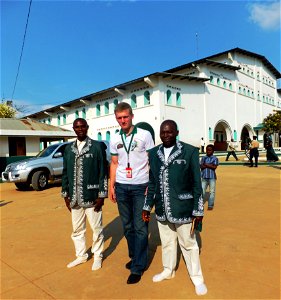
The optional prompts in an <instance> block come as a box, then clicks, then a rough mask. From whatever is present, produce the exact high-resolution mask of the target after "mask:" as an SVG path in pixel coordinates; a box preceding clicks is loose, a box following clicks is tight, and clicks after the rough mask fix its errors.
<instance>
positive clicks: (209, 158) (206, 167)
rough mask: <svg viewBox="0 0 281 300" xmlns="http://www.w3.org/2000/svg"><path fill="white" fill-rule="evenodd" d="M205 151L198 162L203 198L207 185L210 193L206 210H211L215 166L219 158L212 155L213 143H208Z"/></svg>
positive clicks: (215, 176)
mask: <svg viewBox="0 0 281 300" xmlns="http://www.w3.org/2000/svg"><path fill="white" fill-rule="evenodd" d="M206 153H207V155H206V156H203V157H202V158H201V162H200V168H201V177H202V189H203V198H205V195H206V190H207V188H208V186H209V190H210V194H209V199H208V210H213V209H214V204H215V196H216V181H217V175H216V168H217V167H218V165H219V160H218V158H217V157H216V156H215V155H213V154H214V145H208V146H207V147H206Z"/></svg>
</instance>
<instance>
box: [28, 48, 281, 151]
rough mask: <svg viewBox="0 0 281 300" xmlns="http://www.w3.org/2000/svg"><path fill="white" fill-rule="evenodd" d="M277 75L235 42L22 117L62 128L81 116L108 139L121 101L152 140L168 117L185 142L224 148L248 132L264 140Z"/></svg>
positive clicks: (279, 101)
mask: <svg viewBox="0 0 281 300" xmlns="http://www.w3.org/2000/svg"><path fill="white" fill-rule="evenodd" d="M279 78H281V74H280V72H279V71H278V70H277V69H276V68H275V67H274V66H273V65H272V64H271V63H270V62H269V61H268V60H267V59H266V58H265V57H264V56H262V55H259V54H256V53H253V52H249V51H246V50H243V49H240V48H234V49H231V50H228V51H225V52H222V53H218V54H215V55H212V56H209V57H206V58H203V59H200V60H196V61H194V62H191V63H188V64H185V65H182V66H178V67H175V68H173V69H170V70H167V71H165V72H156V73H152V74H150V75H147V76H144V77H141V78H138V79H134V80H132V81H129V82H126V83H123V84H120V85H117V86H114V87H110V88H108V89H105V90H102V91H99V92H97V93H93V94H90V95H87V96H84V97H81V98H79V99H75V100H72V101H69V102H66V103H62V104H61V105H58V106H55V107H52V108H50V109H47V110H46V111H40V112H37V113H34V114H31V115H29V116H27V117H28V118H35V119H37V120H39V121H40V122H44V123H48V124H51V125H55V126H61V127H63V128H66V129H71V128H72V123H73V121H74V120H75V119H76V118H77V117H83V118H85V119H87V121H88V123H89V125H90V129H89V136H90V137H92V138H94V139H98V140H101V139H104V140H105V139H106V140H109V139H110V135H112V134H113V133H114V132H115V131H116V130H118V128H119V127H118V124H117V122H116V120H115V117H114V107H115V106H116V104H117V103H118V102H121V101H125V102H128V103H129V104H131V106H132V108H133V111H134V115H135V117H134V123H135V124H136V123H138V122H143V121H144V122H147V123H149V124H150V125H151V126H152V127H153V128H154V131H155V137H156V143H159V142H160V138H159V127H160V124H161V122H162V121H163V120H165V119H173V120H175V121H176V122H177V124H178V127H179V132H180V136H179V138H180V140H182V141H184V142H188V143H190V144H193V145H195V146H199V145H200V139H201V137H203V138H204V140H205V143H206V144H208V143H213V144H215V149H216V150H225V149H226V143H227V141H229V140H230V139H231V138H233V139H234V140H235V141H237V142H238V143H239V145H240V147H241V149H243V148H244V143H245V140H246V139H247V137H250V138H252V137H253V135H258V140H259V141H260V142H261V143H262V142H263V131H262V130H261V123H262V122H263V119H264V118H265V117H266V116H268V115H269V114H270V113H272V112H273V111H274V110H278V109H279V110H280V109H281V93H280V89H277V80H278V79H279ZM275 142H278V144H276V143H275V145H276V146H279V141H277V140H276V141H275Z"/></svg>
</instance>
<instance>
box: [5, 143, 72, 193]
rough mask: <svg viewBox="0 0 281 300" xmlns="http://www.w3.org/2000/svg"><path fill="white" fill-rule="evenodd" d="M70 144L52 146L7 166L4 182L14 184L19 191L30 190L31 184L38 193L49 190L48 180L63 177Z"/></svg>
mask: <svg viewBox="0 0 281 300" xmlns="http://www.w3.org/2000/svg"><path fill="white" fill-rule="evenodd" d="M68 144H70V142H65V143H60V144H53V145H50V146H49V147H47V148H45V149H44V150H42V151H40V152H39V153H38V154H37V155H36V156H35V157H33V158H29V159H25V160H21V161H17V162H14V163H11V164H9V165H7V167H6V169H5V171H4V172H2V180H3V181H4V182H5V181H7V182H14V183H15V185H16V187H17V188H18V189H19V190H27V189H29V186H30V184H32V187H33V189H34V190H36V191H41V190H43V189H45V188H47V186H48V180H55V179H58V178H61V176H62V170H63V153H64V149H65V147H66V146H67V145H68Z"/></svg>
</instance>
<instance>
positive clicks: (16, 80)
mask: <svg viewBox="0 0 281 300" xmlns="http://www.w3.org/2000/svg"><path fill="white" fill-rule="evenodd" d="M31 3H32V0H30V2H29V8H28V15H27V19H26V24H25V31H24V36H23V42H22V47H21V53H20V60H19V64H18V70H17V75H16V79H15V84H14V88H13V93H12V98H11V99H12V100H13V98H14V93H15V89H16V85H17V82H18V76H19V71H20V65H21V60H22V54H23V48H24V43H25V37H26V32H27V26H28V20H29V15H30V9H31Z"/></svg>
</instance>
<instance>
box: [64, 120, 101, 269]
mask: <svg viewBox="0 0 281 300" xmlns="http://www.w3.org/2000/svg"><path fill="white" fill-rule="evenodd" d="M88 128H89V126H88V124H87V121H86V120H85V119H82V118H78V119H76V120H75V121H74V123H73V129H74V131H75V133H76V135H77V139H76V140H75V141H74V142H73V143H71V144H70V145H68V146H67V147H66V148H65V152H64V159H63V175H62V196H63V197H64V200H65V204H66V206H67V208H68V210H69V211H70V212H71V217H72V226H73V232H72V235H71V237H72V240H73V242H74V247H75V252H76V259H75V260H74V261H72V262H70V263H69V264H68V265H67V267H68V268H72V267H75V266H77V265H79V264H82V263H85V262H86V261H87V259H88V254H87V252H86V251H87V247H86V238H85V233H86V218H87V219H88V222H89V224H90V226H91V229H92V230H93V244H92V248H91V252H92V254H93V256H94V262H93V265H92V270H93V271H95V270H98V269H100V268H101V266H102V251H103V246H104V235H103V228H102V206H103V205H104V198H106V197H107V162H106V153H105V148H104V147H103V145H102V144H101V143H100V142H98V141H94V140H92V139H90V138H89V137H88V136H87V132H88Z"/></svg>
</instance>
